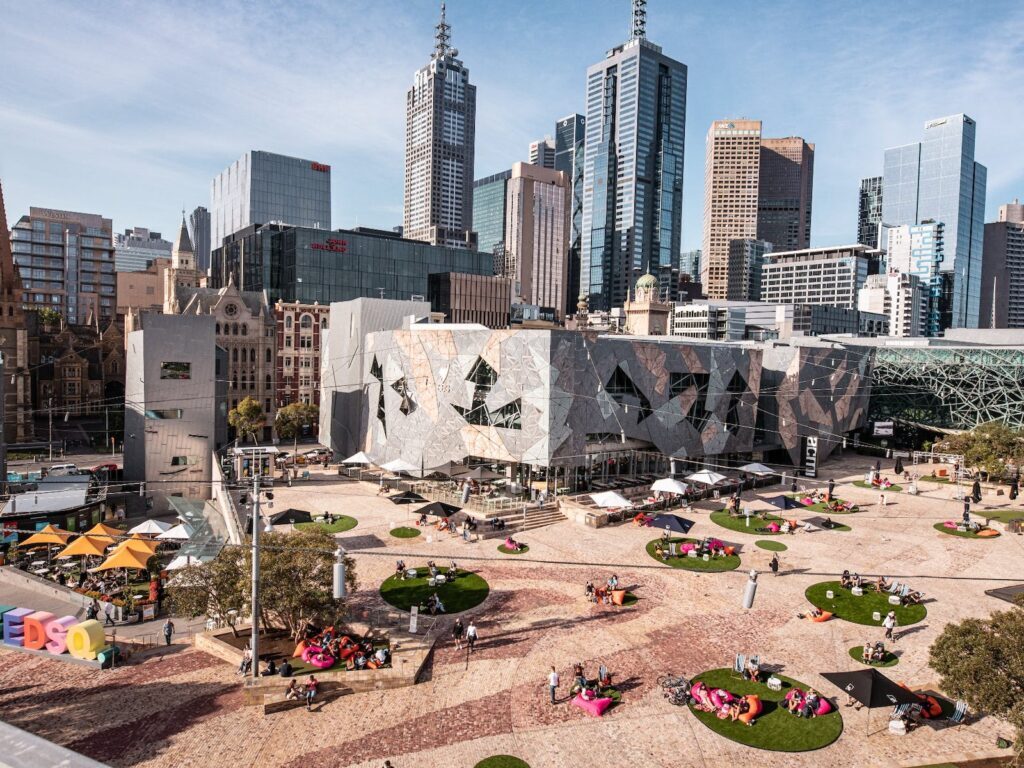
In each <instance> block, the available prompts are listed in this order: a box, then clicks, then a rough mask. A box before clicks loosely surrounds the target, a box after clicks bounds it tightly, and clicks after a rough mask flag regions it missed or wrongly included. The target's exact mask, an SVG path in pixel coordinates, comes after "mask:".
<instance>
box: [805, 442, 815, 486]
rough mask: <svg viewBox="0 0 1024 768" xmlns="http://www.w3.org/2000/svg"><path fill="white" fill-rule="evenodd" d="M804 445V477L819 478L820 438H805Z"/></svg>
mask: <svg viewBox="0 0 1024 768" xmlns="http://www.w3.org/2000/svg"><path fill="white" fill-rule="evenodd" d="M804 440H806V443H805V444H804V476H805V477H817V476H818V438H816V437H805V438H804Z"/></svg>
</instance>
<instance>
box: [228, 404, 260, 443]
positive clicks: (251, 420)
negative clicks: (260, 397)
mask: <svg viewBox="0 0 1024 768" xmlns="http://www.w3.org/2000/svg"><path fill="white" fill-rule="evenodd" d="M266 423H267V417H266V414H264V413H263V408H261V407H260V404H259V403H258V402H257V401H256V400H254V399H252V398H251V397H248V396H247V397H245V399H243V400H242V402H240V403H239V404H238V405H237V406H236V407H235V408H232V409H231V411H230V412H229V413H228V424H230V425H231V426H232V427H234V428H235V429H236V430H237V431H238V436H239V437H241V438H245V437H247V436H248V437H249V438H251V439H252V441H253V442H254V443H255V442H256V431H257V430H259V429H262V428H263V426H264V425H265V424H266Z"/></svg>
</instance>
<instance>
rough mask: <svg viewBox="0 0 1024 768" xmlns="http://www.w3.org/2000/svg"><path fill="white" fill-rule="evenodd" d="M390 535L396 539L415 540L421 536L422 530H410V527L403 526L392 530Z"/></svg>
mask: <svg viewBox="0 0 1024 768" xmlns="http://www.w3.org/2000/svg"><path fill="white" fill-rule="evenodd" d="M390 533H391V535H392V536H394V537H395V538H396V539H415V538H416V537H417V536H419V535H420V529H419V528H410V527H408V526H405V525H402V526H399V527H398V528H392V529H391V531H390Z"/></svg>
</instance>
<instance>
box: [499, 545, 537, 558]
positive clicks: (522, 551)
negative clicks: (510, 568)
mask: <svg viewBox="0 0 1024 768" xmlns="http://www.w3.org/2000/svg"><path fill="white" fill-rule="evenodd" d="M498 551H499V552H501V554H503V555H525V554H526V553H527V552H529V551H530V547H529V546H527V545H526V544H520V545H519V549H518V550H515V549H508V548H507V547H506V546H505V545H504V544H499V545H498Z"/></svg>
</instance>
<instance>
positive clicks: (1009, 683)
mask: <svg viewBox="0 0 1024 768" xmlns="http://www.w3.org/2000/svg"><path fill="white" fill-rule="evenodd" d="M929 653H930V658H929V664H930V665H931V667H932V669H934V670H935V671H936V672H938V673H939V674H940V675H941V676H942V679H941V684H940V687H941V688H942V690H943V691H945V692H946V693H948V694H949V695H950V696H955V697H956V698H958V699H962V700H964V701H965V702H967V706H968V707H969V708H970V709H971V710H972V711H974V712H984V713H986V714H990V715H995V716H997V717H1001V718H1004V719H1005V720H1006V721H1007V722H1008V723H1009V724H1010V725H1012V726H1013V727H1014V728H1015V729H1016V731H1017V735H1016V738H1015V739H1014V755H1013V759H1012V761H1011V762H1010V765H1013V766H1018V767H1019V766H1024V697H1022V696H1021V692H1022V691H1024V608H1022V607H1021V603H1020V602H1019V601H1018V603H1017V605H1016V606H1015V607H1014V608H1012V609H1010V610H1009V611H997V612H996V613H993V614H992V615H991V616H990V617H989V618H987V619H965V620H964V621H961V622H960V623H958V624H949V625H947V626H946V628H945V629H944V630H943V631H942V634H941V635H939V636H938V637H937V638H936V639H935V642H934V643H933V644H932V647H931V649H930V652H929Z"/></svg>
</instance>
